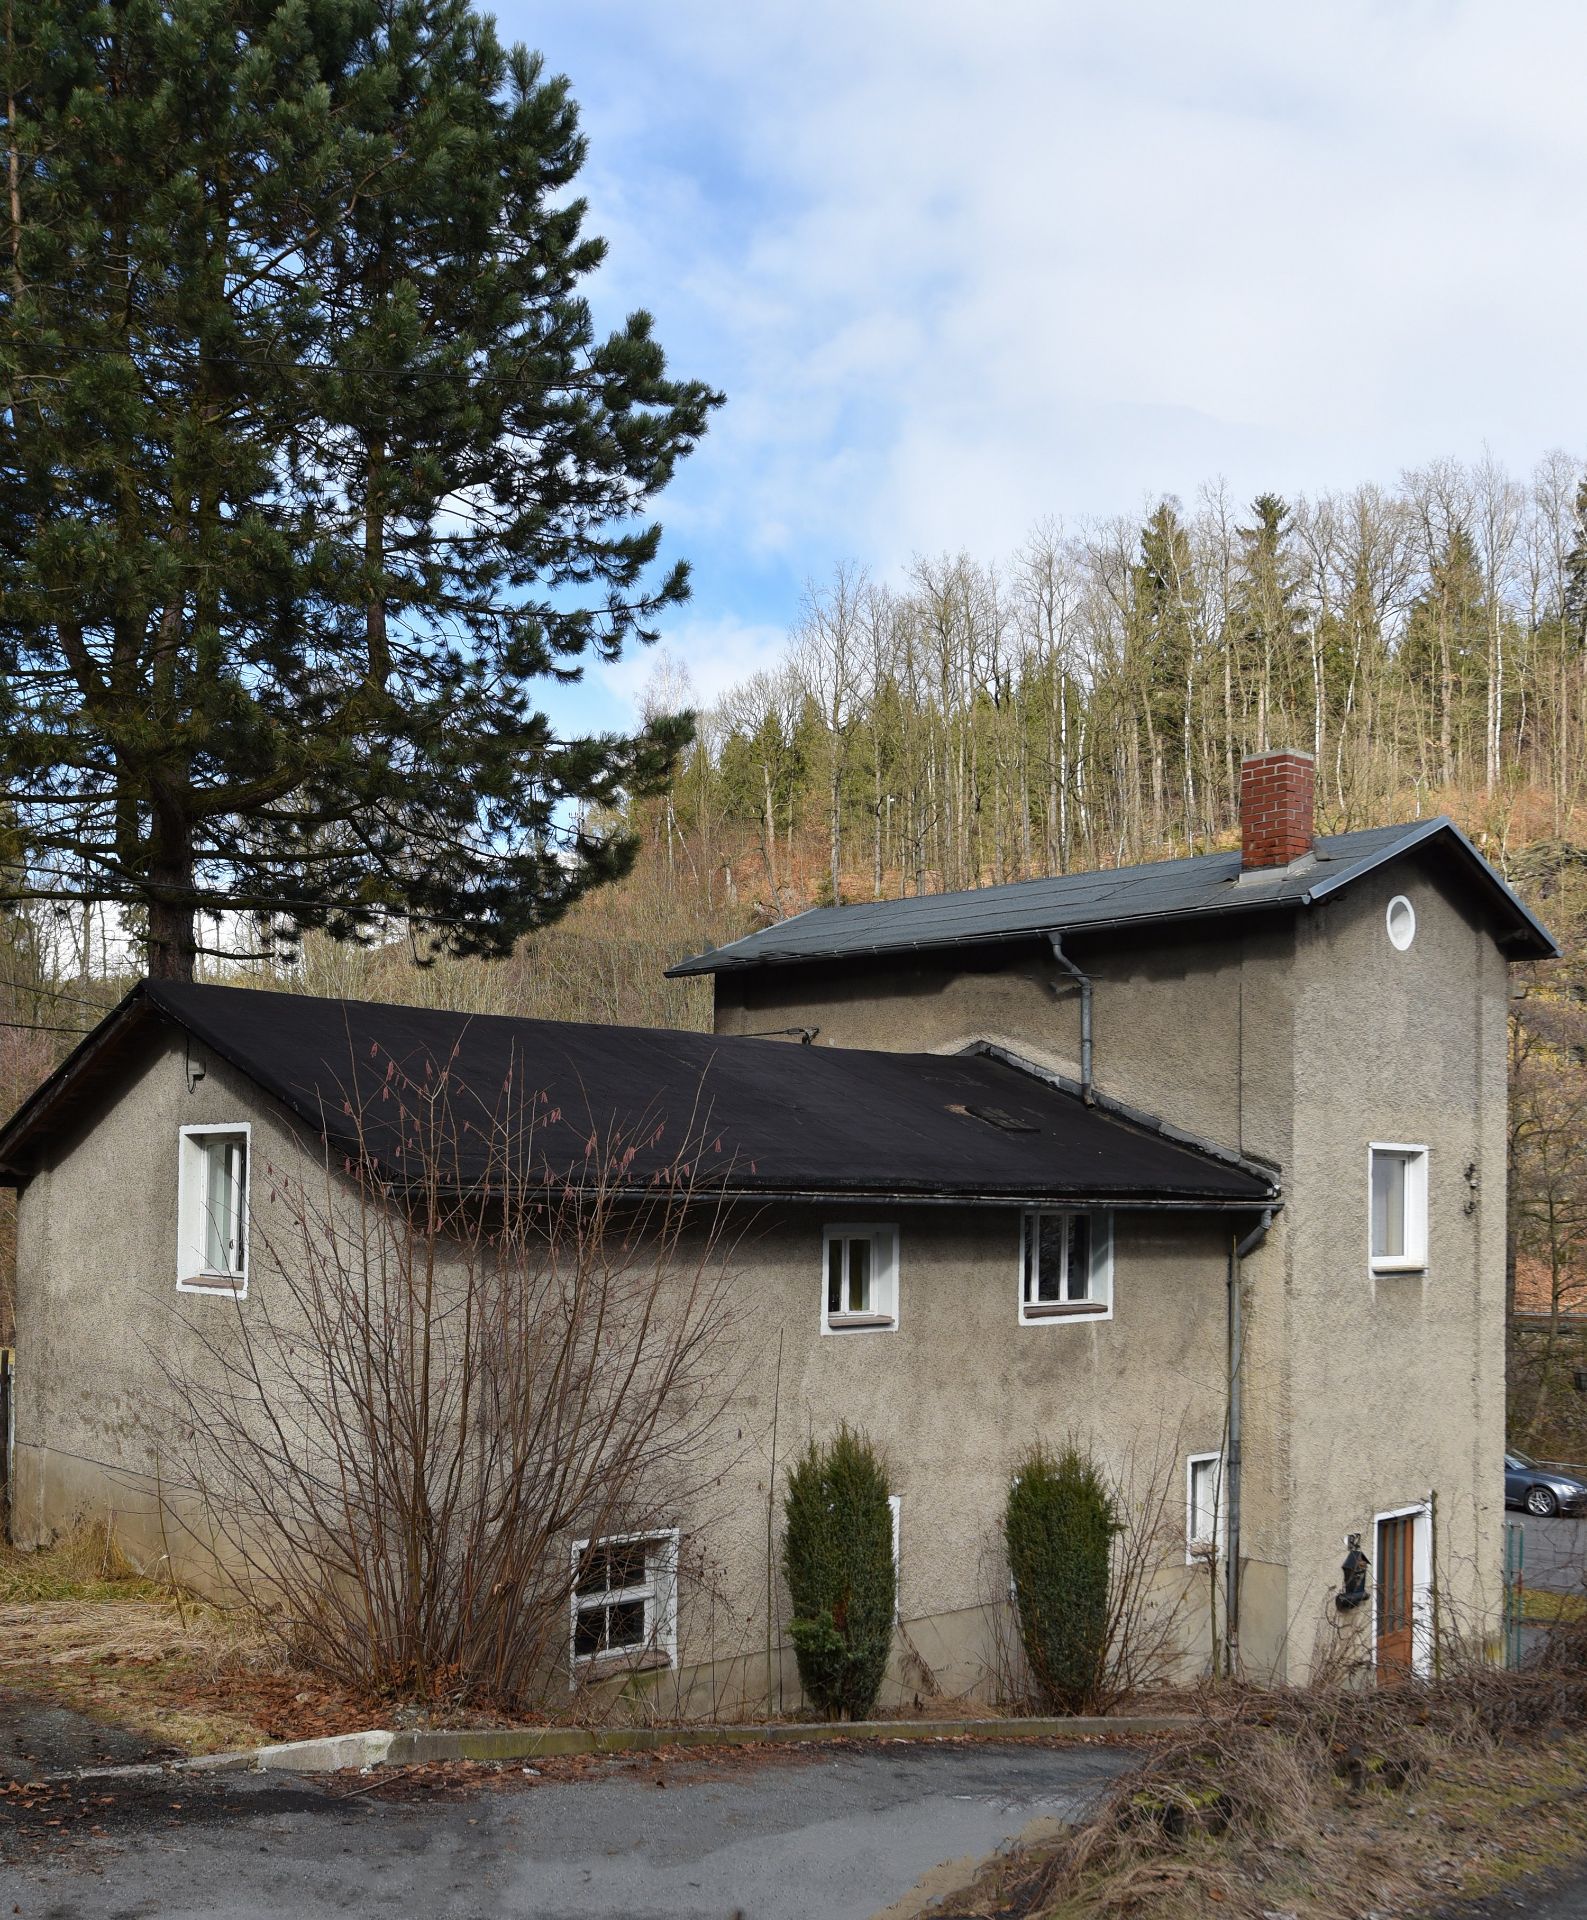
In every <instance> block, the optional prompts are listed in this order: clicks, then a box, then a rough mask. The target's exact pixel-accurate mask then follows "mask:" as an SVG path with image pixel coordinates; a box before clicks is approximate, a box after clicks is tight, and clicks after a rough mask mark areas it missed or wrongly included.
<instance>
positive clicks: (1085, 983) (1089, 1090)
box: [1047, 933, 1097, 1107]
mask: <svg viewBox="0 0 1587 1920" xmlns="http://www.w3.org/2000/svg"><path fill="white" fill-rule="evenodd" d="M1047 944H1048V945H1049V946H1050V947H1051V948H1052V957H1053V958H1054V959H1055V960H1056V961H1057V962H1058V964H1059V966H1060V967H1062V968H1063V970H1064V972H1065V973H1067V974H1068V975H1069V977H1070V978H1071V979H1072V980H1078V981H1079V983H1080V1098H1081V1099H1082V1100H1084V1101H1085V1103H1086V1105H1087V1106H1088V1107H1089V1106H1090V1105H1091V1104H1092V1103H1093V1102H1094V1101H1095V1099H1096V1097H1097V1096H1096V1088H1095V1086H1094V1085H1093V1083H1092V1079H1091V976H1090V975H1089V974H1087V973H1082V972H1081V971H1080V969H1079V968H1078V967H1077V966H1076V965H1075V963H1074V962H1073V961H1072V960H1071V959H1070V958H1069V956H1068V954H1067V953H1065V952H1064V949H1063V941H1062V940H1061V939H1060V938H1059V936H1058V935H1057V934H1056V933H1049V934H1048V936H1047Z"/></svg>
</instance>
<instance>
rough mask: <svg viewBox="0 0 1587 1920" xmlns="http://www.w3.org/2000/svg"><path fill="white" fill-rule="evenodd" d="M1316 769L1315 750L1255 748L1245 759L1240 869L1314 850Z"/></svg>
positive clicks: (1254, 869)
mask: <svg viewBox="0 0 1587 1920" xmlns="http://www.w3.org/2000/svg"><path fill="white" fill-rule="evenodd" d="M1315 788H1316V769H1315V768H1314V766H1313V764H1312V757H1311V755H1310V754H1309V753H1296V752H1294V751H1292V750H1290V749H1284V750H1281V751H1279V752H1277V753H1253V754H1252V755H1251V756H1250V758H1249V759H1246V760H1242V761H1241V762H1240V871H1241V872H1242V873H1260V872H1262V871H1264V870H1265V869H1267V868H1270V867H1287V866H1288V865H1289V864H1290V862H1291V861H1292V860H1299V859H1300V858H1301V857H1302V855H1304V854H1308V853H1310V852H1311V847H1312V840H1313V837H1314V828H1313V824H1312V802H1313V795H1314V792H1315Z"/></svg>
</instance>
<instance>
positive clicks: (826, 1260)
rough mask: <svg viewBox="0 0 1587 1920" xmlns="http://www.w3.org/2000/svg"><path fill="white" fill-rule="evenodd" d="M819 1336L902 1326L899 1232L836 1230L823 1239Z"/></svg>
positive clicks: (828, 1231) (870, 1228) (854, 1228)
mask: <svg viewBox="0 0 1587 1920" xmlns="http://www.w3.org/2000/svg"><path fill="white" fill-rule="evenodd" d="M821 1260H822V1289H821V1331H822V1332H823V1333H859V1332H864V1331H865V1330H866V1329H870V1330H872V1331H878V1332H886V1331H890V1330H891V1329H892V1328H894V1327H896V1326H897V1325H898V1229H897V1227H876V1226H837V1227H828V1228H826V1230H825V1231H824V1233H823V1234H822V1241H821Z"/></svg>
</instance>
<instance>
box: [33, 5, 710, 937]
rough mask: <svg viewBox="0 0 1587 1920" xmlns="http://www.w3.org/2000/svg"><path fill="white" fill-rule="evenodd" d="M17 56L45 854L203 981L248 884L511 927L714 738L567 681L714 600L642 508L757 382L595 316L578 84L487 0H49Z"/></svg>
mask: <svg viewBox="0 0 1587 1920" xmlns="http://www.w3.org/2000/svg"><path fill="white" fill-rule="evenodd" d="M3 53H4V64H5V76H4V77H5V103H6V123H7V139H8V161H9V167H10V179H11V182H12V183H13V184H12V192H11V195H10V201H9V219H8V221H7V223H6V226H5V229H4V233H5V240H4V246H3V253H0V388H3V392H4V412H3V415H0V420H3V439H0V775H3V777H4V780H5V783H6V786H7V788H8V790H9V791H10V792H11V793H12V795H13V796H14V798H15V801H16V805H17V817H18V824H19V827H20V829H21V832H22V835H23V838H24V842H25V846H26V853H27V858H28V861H29V866H30V875H31V878H30V880H29V881H28V882H27V883H26V886H25V889H24V890H31V891H35V892H38V893H41V894H50V895H54V896H56V897H90V898H96V899H102V900H111V901H115V902H118V903H120V904H121V906H122V907H123V908H124V909H125V910H126V912H127V913H128V916H129V918H130V919H131V920H132V922H133V923H134V924H141V925H142V926H144V927H146V929H147V945H148V960H149V967H150V971H151V972H154V973H157V974H164V975H185V974H188V973H190V972H191V970H192V966H193V960H194V955H195V952H196V951H197V950H198V949H199V948H200V947H201V946H202V945H203V934H202V931H201V929H202V926H203V924H204V917H205V916H207V915H210V914H219V913H232V914H240V915H243V916H247V917H249V918H251V919H252V921H253V922H254V923H255V924H256V925H257V926H258V928H259V931H260V934H261V936H262V938H263V940H264V942H265V943H266V944H267V945H268V944H270V943H272V942H274V943H276V944H281V943H286V944H287V945H290V944H291V943H292V942H293V941H295V940H296V938H297V937H298V936H299V935H300V934H301V932H302V930H304V929H305V928H311V927H318V928H324V929H326V930H328V931H329V932H331V933H332V934H334V935H337V936H339V937H344V938H355V939H356V938H370V937H373V936H374V935H375V934H376V933H378V932H379V931H381V930H382V929H383V928H385V927H386V926H388V925H391V924H396V925H399V926H403V927H406V928H408V929H410V930H411V931H412V932H413V933H414V935H415V938H416V942H417V945H418V950H419V951H420V953H421V955H429V954H434V953H437V952H440V951H452V952H456V953H485V954H491V953H499V952H503V951H506V950H508V949H509V948H510V947H511V945H512V943H513V941H514V940H515V939H516V938H517V937H518V935H519V934H521V933H522V932H524V931H526V930H528V929H530V928H533V927H535V926H537V925H540V924H542V923H543V922H545V921H546V920H548V919H550V918H552V917H554V916H555V915H556V914H557V913H558V912H560V911H561V910H562V909H563V908H564V907H566V906H567V905H568V904H569V902H570V901H571V900H572V899H574V898H575V897H577V895H578V894H579V892H580V891H582V890H583V889H584V888H586V887H587V886H589V885H591V884H593V883H595V882H598V881H600V880H603V879H607V878H610V877H613V876H615V875H617V874H619V873H620V872H622V871H623V870H624V869H625V867H626V865H627V864H628V862H629V861H630V860H631V858H632V853H633V848H632V843H631V842H630V840H629V839H628V838H627V837H625V836H624V835H622V834H621V833H616V834H611V835H608V836H606V837H600V836H596V835H590V834H586V833H585V832H584V831H583V830H582V829H581V827H580V825H579V821H580V820H581V819H582V817H583V815H584V812H585V810H586V808H592V807H593V808H600V809H602V810H603V811H604V810H607V809H609V808H610V807H611V806H612V804H613V803H614V802H617V801H619V800H620V799H621V798H622V796H624V795H625V794H632V793H634V792H636V791H642V790H645V789H647V788H648V787H652V786H654V785H655V784H656V783H657V782H659V781H661V780H664V779H665V778H666V776H667V774H668V773H669V771H670V768H671V765H672V763H673V761H674V759H675V757H676V755H677V753H678V751H679V750H680V749H681V747H682V745H683V744H684V742H685V740H686V739H687V736H688V731H689V726H688V720H687V716H667V717H663V718H661V719H659V720H657V721H655V722H653V723H651V724H650V725H649V726H647V727H646V728H644V729H643V730H642V731H641V732H639V733H638V734H636V735H635V736H633V737H631V738H611V737H608V738H598V739H572V740H563V739H559V738H557V737H556V735H555V733H554V731H553V728H552V726H551V724H550V722H549V721H548V720H547V718H546V717H545V715H544V714H542V713H541V712H539V711H537V709H536V706H535V702H534V697H533V689H534V683H535V682H536V681H537V680H543V679H545V678H547V677H550V678H553V679H554V678H557V677H567V676H569V675H573V674H576V673H577V672H578V670H579V669H580V667H581V665H582V664H583V663H584V662H587V661H589V660H590V659H592V658H599V659H614V658H616V657H617V656H618V655H619V654H620V653H621V652H622V650H623V649H624V647H625V646H627V645H629V644H630V643H633V642H636V641H637V642H643V641H645V640H648V639H651V638H653V637H654V635H655V632H656V630H657V628H656V623H657V620H658V618H659V616H660V615H661V614H662V613H663V612H664V611H665V610H666V609H668V608H670V607H672V606H675V605H677V604H678V603H679V602H680V601H681V600H683V599H684V598H685V596H686V594H687V591H688V580H687V571H686V568H685V567H684V566H683V565H682V564H681V563H679V564H677V565H674V566H673V567H671V568H670V569H669V570H663V569H661V568H660V567H659V566H658V564H657V560H658V548H659V541H660V529H659V526H658V525H657V524H656V523H655V522H654V521H652V520H650V519H649V518H648V517H647V516H648V510H649V507H650V503H651V502H652V500H653V498H654V496H655V495H656V494H657V493H658V492H659V490H660V489H661V488H663V487H664V486H665V485H666V483H667V481H668V480H669V478H670V477H671V475H672V473H673V470H674V468H675V466H676V463H677V461H678V460H679V459H680V457H682V456H683V455H685V454H686V453H687V452H688V451H689V450H690V448H691V447H692V446H693V445H694V443H695V442H696V441H697V440H698V438H699V436H700V435H701V433H702V432H703V431H704V429H705V426H706V423H707V420H708V417H709V414H710V412H711V410H712V408H713V407H714V406H716V405H717V404H718V403H719V401H720V396H719V395H717V394H715V393H713V392H712V391H711V390H710V389H709V388H708V387H706V386H704V385H701V384H700V383H698V382H690V381H678V380H675V379H673V378H670V377H669V376H668V373H667V370H666V366H665V362H664V358H663V355H662V352H661V349H660V347H659V346H658V344H657V343H656V341H655V339H654V337H653V334H652V329H651V322H650V319H649V317H648V316H647V315H646V314H644V313H642V312H641V313H635V314H634V315H632V316H631V317H630V318H629V320H628V322H627V324H626V325H625V326H624V327H623V328H622V329H621V330H620V331H618V332H617V333H615V334H613V335H612V336H611V337H609V338H606V339H600V338H598V337H597V335H596V333H595V330H594V326H593V322H592V319H591V315H590V311H589V308H588V306H587V304H586V302H585V300H584V298H583V297H582V295H581V292H580V287H581V285H582V283H583V282H585V281H586V280H587V278H588V276H589V275H590V273H591V272H592V271H593V269H594V268H595V267H596V266H597V265H598V264H599V262H600V260H601V258H602V252H603V246H602V242H601V241H600V240H598V239H596V238H594V237H592V236H590V235H588V234H587V233H586V232H585V231H584V211H585V210H584V206H583V203H582V202H581V201H580V200H579V199H577V198H576V197H575V196H573V194H572V193H571V191H570V189H571V187H572V185H573V182H574V181H575V179H576V177H577V175H578V172H579V169H580V166H581V164H582V162H583V159H584V154H585V147H584V141H583V138H582V136H581V134H580V133H579V129H578V120H577V113H576V109H575V107H574V104H573V102H572V100H571V98H570V96H569V91H568V86H567V83H566V81H564V80H562V79H558V78H552V77H548V76H547V75H546V73H545V72H544V70H543V68H542V66H541V63H540V61H539V60H538V58H537V57H535V56H533V55H531V54H530V53H528V52H526V51H525V50H524V49H522V48H521V47H514V48H511V49H508V48H504V47H503V46H502V45H501V44H500V43H499V42H498V40H497V38H496V35H495V32H494V29H493V26H492V24H491V22H490V21H489V20H488V19H486V18H485V17H483V16H481V15H479V14H476V13H474V12H473V11H472V10H471V9H470V7H469V6H468V5H467V4H466V0H109V3H107V4H104V5H99V6H95V5H81V6H79V5H69V4H64V3H62V4H55V0H11V4H10V5H8V7H7V10H6V15H5V22H4V43H3Z"/></svg>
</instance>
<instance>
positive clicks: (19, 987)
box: [0, 979, 110, 1013]
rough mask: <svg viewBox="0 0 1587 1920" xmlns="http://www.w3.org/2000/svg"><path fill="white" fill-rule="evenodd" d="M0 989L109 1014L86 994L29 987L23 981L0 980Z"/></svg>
mask: <svg viewBox="0 0 1587 1920" xmlns="http://www.w3.org/2000/svg"><path fill="white" fill-rule="evenodd" d="M0 987H4V988H9V990H10V991H11V992H12V993H36V994H39V995H41V996H43V997H45V998H47V999H50V1000H70V1001H71V1002H72V1003H73V1005H74V1006H79V1007H91V1008H92V1009H93V1011H94V1012H95V1013H109V1011H110V1009H109V1007H107V1006H106V1005H105V1003H104V1001H103V1000H90V999H89V998H88V997H87V995H86V994H81V993H67V992H66V990H65V989H64V988H62V987H51V986H30V985H29V984H28V983H27V982H26V981H23V980H3V979H0Z"/></svg>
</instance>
